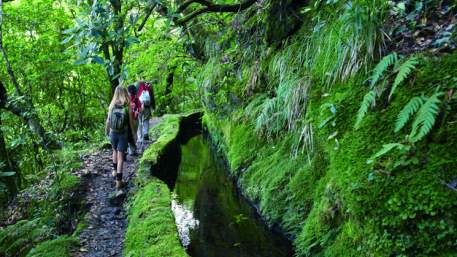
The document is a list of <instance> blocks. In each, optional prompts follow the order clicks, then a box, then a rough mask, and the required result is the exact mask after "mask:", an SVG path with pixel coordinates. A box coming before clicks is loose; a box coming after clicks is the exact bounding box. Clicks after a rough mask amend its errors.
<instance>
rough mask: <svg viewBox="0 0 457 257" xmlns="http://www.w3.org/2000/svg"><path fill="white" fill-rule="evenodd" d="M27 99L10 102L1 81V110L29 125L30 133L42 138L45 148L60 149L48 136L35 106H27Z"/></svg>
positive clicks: (41, 142)
mask: <svg viewBox="0 0 457 257" xmlns="http://www.w3.org/2000/svg"><path fill="white" fill-rule="evenodd" d="M27 99H28V98H27V97H25V101H14V102H12V101H8V95H7V92H6V88H5V86H4V85H3V83H2V82H1V81H0V109H5V110H7V111H10V112H11V113H13V114H15V115H16V116H18V117H20V118H21V119H22V121H23V122H24V123H26V124H27V125H28V127H29V129H30V131H31V132H32V133H33V134H35V135H37V136H38V137H39V138H40V144H41V145H42V146H43V147H44V148H46V149H58V148H60V144H59V143H58V142H57V141H55V140H54V139H53V138H51V137H50V136H49V135H47V133H46V131H45V129H44V128H43V126H42V125H41V122H40V119H39V118H38V115H37V113H36V112H35V110H34V109H33V106H31V105H30V104H27Z"/></svg>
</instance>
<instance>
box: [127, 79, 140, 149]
mask: <svg viewBox="0 0 457 257" xmlns="http://www.w3.org/2000/svg"><path fill="white" fill-rule="evenodd" d="M127 91H128V92H129V99H130V111H131V112H132V114H133V127H132V131H129V138H128V142H129V147H128V152H129V154H130V155H136V148H137V147H136V140H137V129H138V116H139V115H140V108H141V103H140V100H139V99H138V96H137V89H136V87H135V85H133V84H131V85H129V86H128V88H127Z"/></svg>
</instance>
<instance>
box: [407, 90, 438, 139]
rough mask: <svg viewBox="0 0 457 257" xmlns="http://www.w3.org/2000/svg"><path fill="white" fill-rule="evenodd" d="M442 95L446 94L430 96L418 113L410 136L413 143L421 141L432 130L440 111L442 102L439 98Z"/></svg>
mask: <svg viewBox="0 0 457 257" xmlns="http://www.w3.org/2000/svg"><path fill="white" fill-rule="evenodd" d="M442 95H444V93H442V92H438V93H435V94H433V95H432V96H430V97H429V98H428V99H427V101H426V102H425V103H424V104H423V105H422V107H421V108H420V109H419V111H418V112H417V114H416V118H415V120H414V122H413V127H412V130H411V133H410V135H409V138H410V140H411V141H412V142H417V141H419V140H421V139H422V138H424V137H425V136H426V135H427V134H428V133H430V131H431V130H432V128H433V126H434V125H435V121H436V116H437V115H438V113H439V110H440V106H439V105H440V104H441V100H440V99H439V97H440V96H442Z"/></svg>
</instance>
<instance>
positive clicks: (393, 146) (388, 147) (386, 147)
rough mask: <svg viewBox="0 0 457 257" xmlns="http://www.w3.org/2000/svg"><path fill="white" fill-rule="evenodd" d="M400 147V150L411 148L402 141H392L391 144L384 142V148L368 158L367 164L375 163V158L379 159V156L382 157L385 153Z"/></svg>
mask: <svg viewBox="0 0 457 257" xmlns="http://www.w3.org/2000/svg"><path fill="white" fill-rule="evenodd" d="M396 148H397V149H399V150H405V149H407V148H409V147H408V146H406V145H404V144H400V143H390V144H384V145H383V146H382V149H381V150H379V151H378V152H377V153H375V154H373V155H372V156H371V157H370V159H368V161H367V164H371V163H373V161H374V160H376V159H378V158H379V157H382V156H383V155H385V154H387V153H388V152H390V151H392V150H394V149H396Z"/></svg>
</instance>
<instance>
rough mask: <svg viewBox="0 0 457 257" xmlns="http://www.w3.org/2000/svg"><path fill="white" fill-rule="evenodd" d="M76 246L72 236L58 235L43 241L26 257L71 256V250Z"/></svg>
mask: <svg viewBox="0 0 457 257" xmlns="http://www.w3.org/2000/svg"><path fill="white" fill-rule="evenodd" d="M77 246H78V240H77V239H76V238H74V237H69V236H59V237H57V238H56V239H53V240H49V241H45V242H43V243H40V244H38V245H37V246H36V247H35V248H33V249H32V250H31V251H30V252H29V253H28V254H27V257H65V256H71V250H72V249H74V248H75V247H77Z"/></svg>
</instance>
